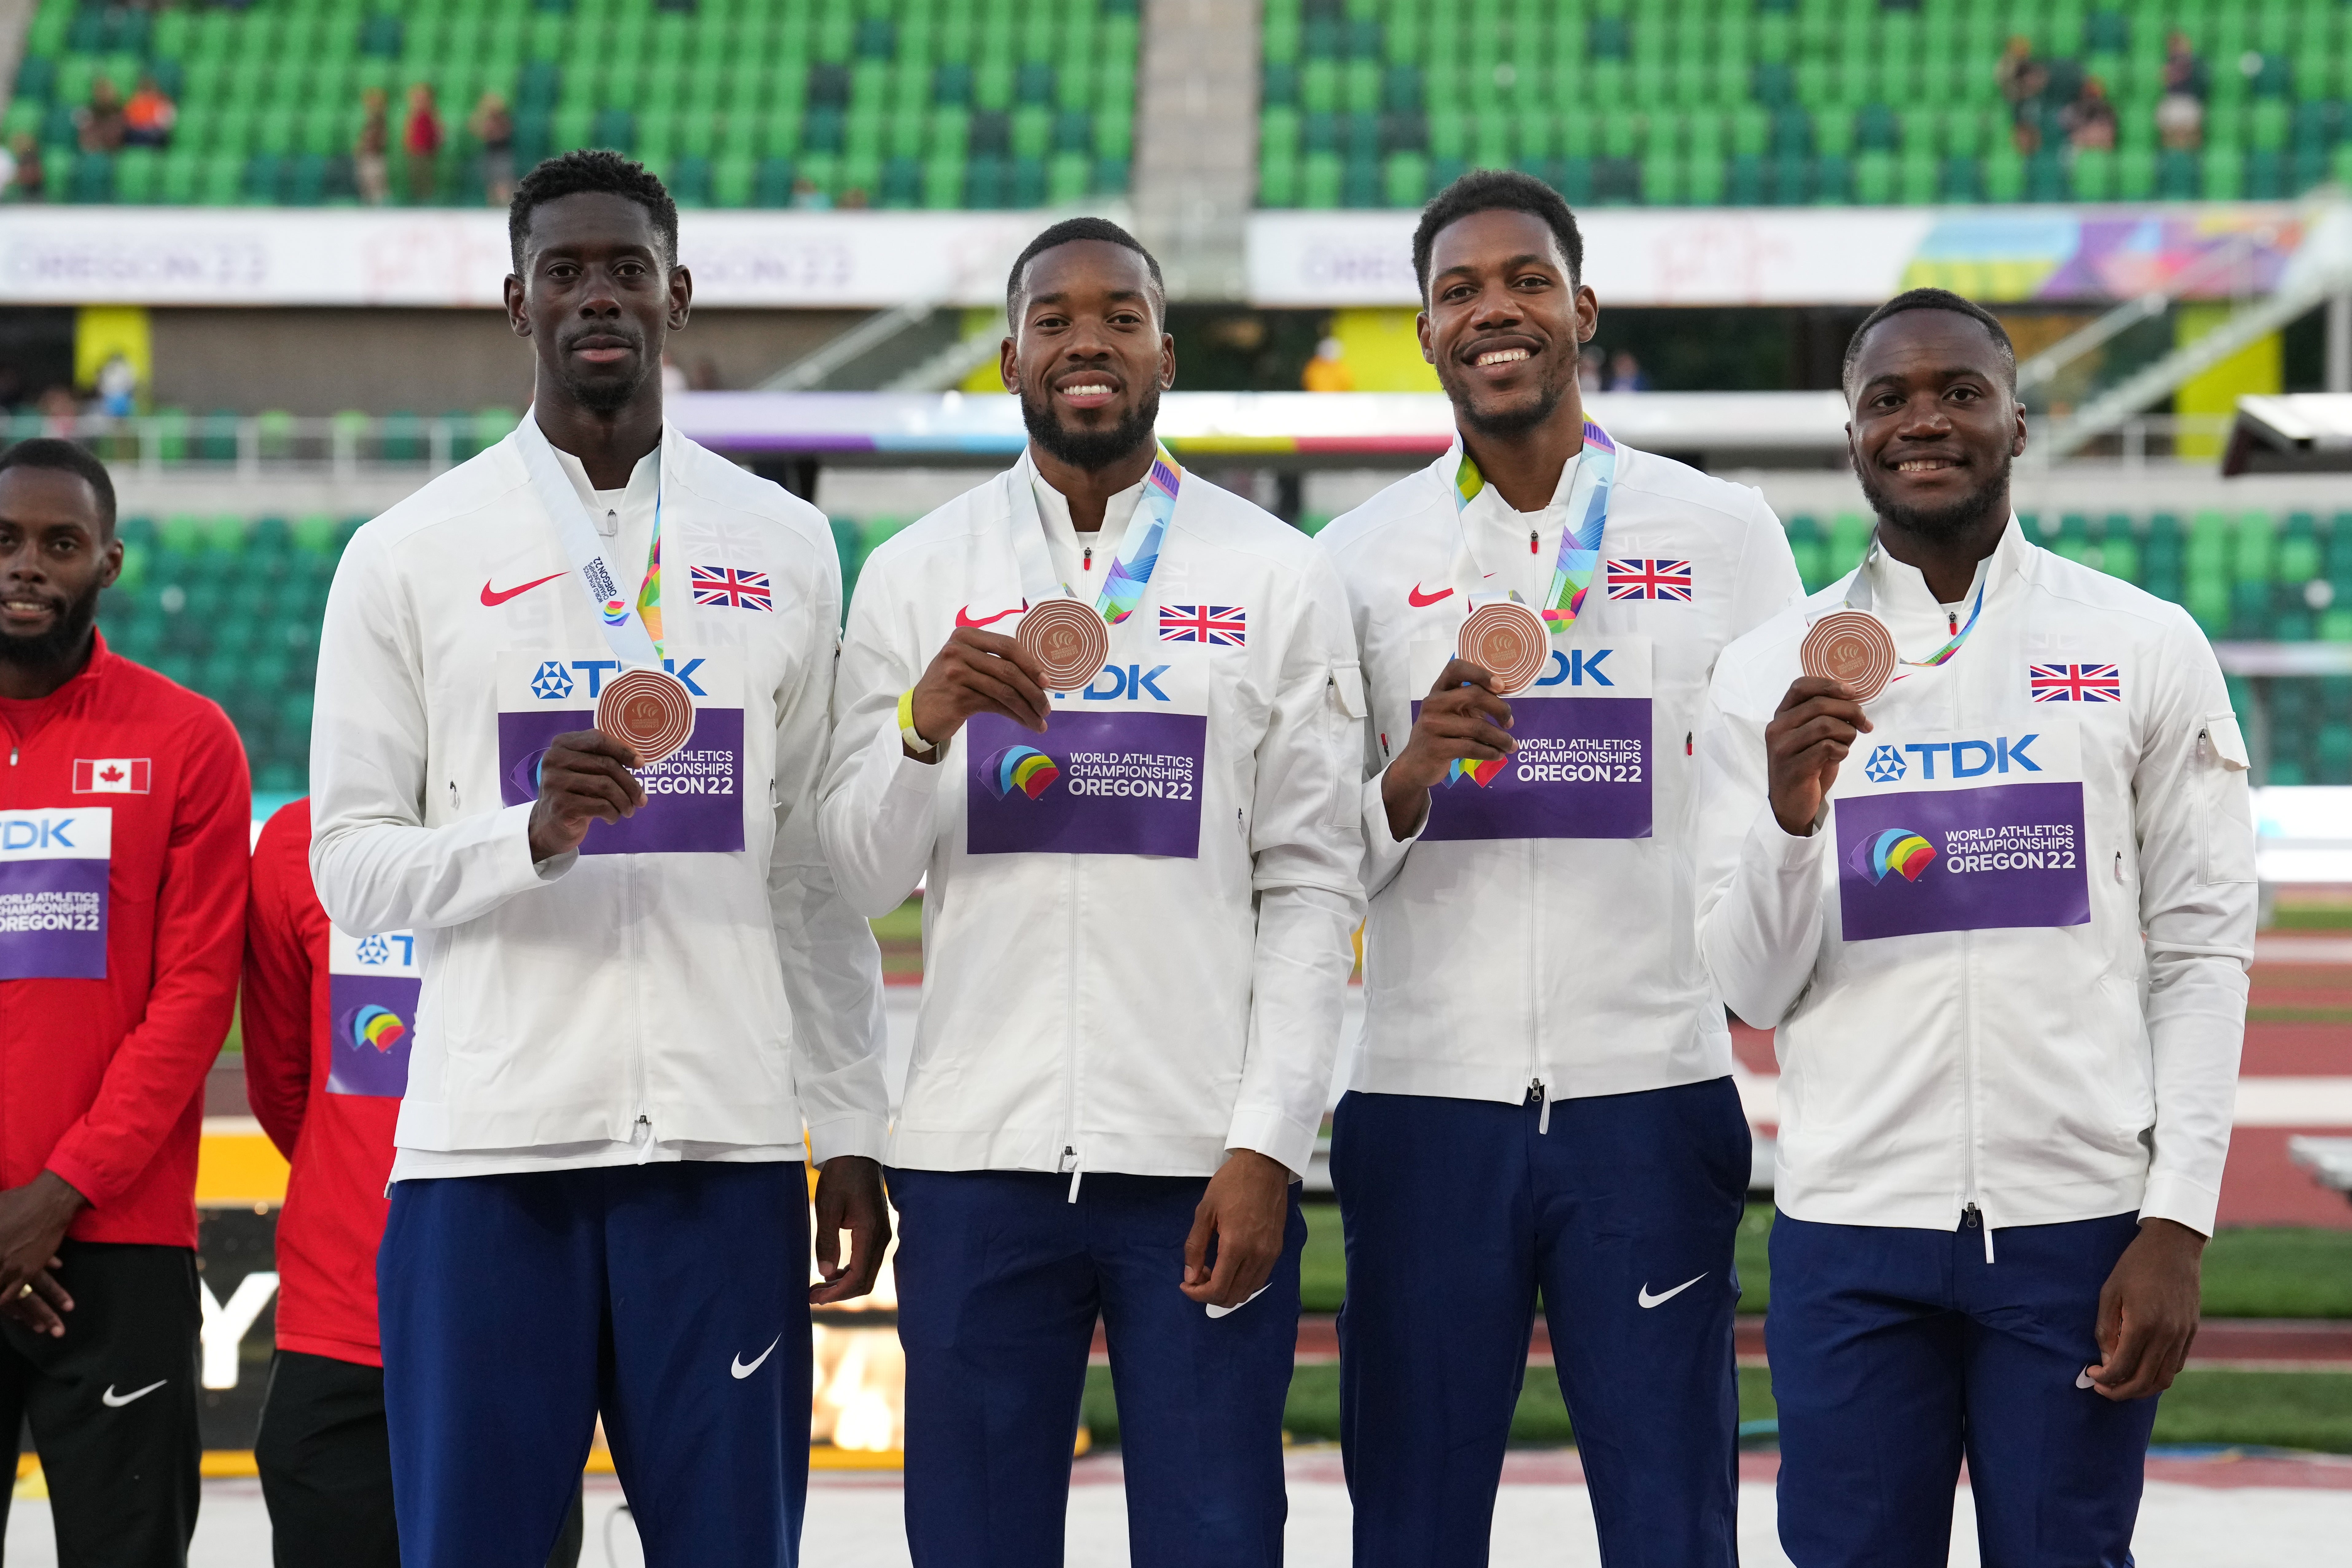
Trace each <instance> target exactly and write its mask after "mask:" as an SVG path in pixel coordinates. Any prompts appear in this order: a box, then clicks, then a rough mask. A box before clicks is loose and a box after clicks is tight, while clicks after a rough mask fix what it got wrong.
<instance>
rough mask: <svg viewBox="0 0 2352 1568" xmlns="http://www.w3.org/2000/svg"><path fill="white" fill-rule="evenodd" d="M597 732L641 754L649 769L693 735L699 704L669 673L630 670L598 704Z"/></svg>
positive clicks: (640, 763) (611, 685)
mask: <svg viewBox="0 0 2352 1568" xmlns="http://www.w3.org/2000/svg"><path fill="white" fill-rule="evenodd" d="M596 728H597V729H599V730H602V731H604V733H605V734H607V735H610V736H612V737H613V739H614V740H616V741H618V742H621V743H622V744H623V745H625V746H627V747H628V748H629V749H630V750H631V751H633V752H636V753H637V766H639V767H640V768H649V767H652V766H653V765H654V764H655V763H658V762H660V761H661V760H662V759H663V758H664V757H667V756H668V755H669V754H670V753H671V752H675V751H677V749H678V748H679V747H680V746H683V745H685V744H686V742H687V741H688V738H690V737H691V736H692V735H693V733H694V699H693V698H691V697H689V696H688V695H687V691H686V683H685V682H684V681H682V680H680V679H678V678H677V676H675V675H672V674H670V673H669V672H668V671H667V670H662V669H651V668H644V667H639V668H635V669H625V670H623V671H622V672H621V673H620V674H619V675H617V676H614V678H613V679H610V680H608V681H606V682H605V683H604V691H603V692H602V693H601V694H599V695H598V697H597V699H596Z"/></svg>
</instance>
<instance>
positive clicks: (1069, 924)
mask: <svg viewBox="0 0 2352 1568" xmlns="http://www.w3.org/2000/svg"><path fill="white" fill-rule="evenodd" d="M1006 295H1007V298H1006V307H1007V313H1008V315H1009V317H1010V320H1011V321H1012V323H1013V335H1012V336H1011V337H1009V338H1007V339H1006V340H1005V342H1004V347H1003V363H1002V369H1003V377H1004V384H1005V385H1006V386H1007V387H1008V388H1010V389H1012V390H1013V391H1014V392H1015V393H1017V394H1018V395H1019V396H1020V399H1021V406H1022V413H1023V417H1024V420H1025V421H1026V423H1027V425H1028V428H1029V447H1028V450H1027V451H1026V452H1025V453H1024V455H1023V457H1022V458H1021V461H1020V462H1019V463H1017V464H1015V465H1014V466H1013V468H1012V469H1011V470H1010V471H1009V472H1007V473H1004V474H1002V475H1000V476H998V477H997V478H996V479H992V480H990V481H989V482H988V483H986V484H984V485H982V486H981V487H980V488H979V489H974V490H972V491H971V492H969V493H968V494H966V495H964V496H961V497H960V498H958V499H957V500H952V501H950V502H949V503H948V504H947V505H946V506H944V507H942V508H940V510H938V511H935V512H933V513H932V514H931V515H930V516H929V517H927V518H925V519H923V520H922V521H919V522H917V523H916V524H914V525H913V526H912V527H910V528H908V529H906V530H904V531H901V532H899V533H898V534H896V535H895V536H893V537H892V538H891V539H890V541H889V542H887V543H886V544H884V545H883V546H882V547H881V548H879V549H878V550H877V551H876V552H874V555H873V557H872V558H871V559H870V560H869V561H868V562H867V563H866V567H865V570H864V571H863V573H862V574H860V575H859V578H858V582H857V593H856V598H855V600H854V601H853V602H852V603H851V605H850V610H849V626H848V630H847V632H846V634H845V637H844V641H843V645H842V655H841V677H840V682H839V687H838V694H837V699H836V702H835V708H836V710H837V711H838V712H839V714H840V716H841V717H840V723H839V727H838V728H837V729H836V730H835V737H834V763H833V771H832V774H831V776H830V778H829V779H828V780H827V782H826V786H825V804H824V837H825V848H826V851H827V853H828V854H829V856H830V857H831V858H832V861H833V866H834V869H835V875H836V876H837V877H838V878H839V879H840V881H841V885H842V887H843V889H844V890H845V892H846V893H847V894H848V896H849V897H850V898H851V900H853V901H854V902H856V905H857V906H858V907H859V908H860V909H861V910H865V911H866V913H868V914H873V915H879V914H881V913H883V912H885V911H887V910H890V909H892V908H894V907H896V906H897V905H898V902H899V901H900V900H903V899H905V898H906V897H907V896H908V894H909V893H910V892H912V891H913V890H914V889H915V888H916V886H917V884H918V883H919V882H921V883H923V884H924V897H923V963H924V973H923V1001H922V1012H921V1015H920V1017H919V1022H918V1024H917V1026H916V1033H915V1044H914V1055H913V1061H912V1064H911V1066H910V1067H909V1068H908V1078H907V1089H906V1098H905V1102H904V1104H903V1106H902V1107H901V1109H900V1110H899V1113H898V1118H897V1121H896V1123H895V1125H894V1127H893V1129H892V1131H891V1138H890V1155H889V1163H890V1173H889V1179H890V1195H891V1198H892V1201H893V1202H894V1203H895V1204H896V1205H897V1206H898V1215H899V1222H900V1237H899V1250H898V1300H899V1319H898V1333H899V1338H900V1340H901V1341H902V1342H903V1343H904V1344H905V1347H906V1352H907V1533H908V1540H909V1542H910V1543H911V1544H912V1547H913V1553H914V1561H915V1562H916V1563H918V1564H923V1565H926V1568H929V1565H934V1564H937V1565H946V1564H955V1565H957V1568H965V1565H988V1568H1000V1565H1001V1568H1038V1565H1040V1564H1053V1563H1060V1562H1061V1560H1062V1542H1063V1516H1064V1510H1065V1508H1066V1503H1067V1500H1068V1488H1069V1479H1070V1453H1071V1445H1072V1441H1073V1439H1074V1437H1075V1436H1076V1431H1077V1425H1078V1404H1079V1399H1080V1396H1081V1394H1083V1393H1084V1390H1085V1385H1086V1370H1087V1347H1088V1344H1089V1342H1090V1341H1091V1339H1092V1336H1093V1332H1094V1325H1095V1321H1096V1319H1097V1314H1099V1316H1100V1317H1101V1320H1102V1321H1103V1324H1104V1328H1105V1331H1106V1332H1107V1334H1108V1342H1109V1347H1110V1362H1111V1377H1112V1379H1113V1381H1114V1382H1115V1384H1117V1387H1118V1409H1119V1441H1120V1445H1121V1447H1122V1449H1123V1451H1124V1453H1125V1455H1126V1460H1127V1507H1128V1530H1129V1542H1130V1543H1131V1551H1132V1555H1133V1559H1134V1561H1135V1562H1136V1563H1139V1564H1146V1565H1160V1564H1164V1565H1167V1568H1180V1565H1181V1568H1193V1565H1196V1564H1200V1563H1221V1564H1229V1565H1231V1568H1256V1565H1264V1568H1271V1565H1272V1564H1275V1563H1279V1562H1280V1561H1281V1557H1282V1527H1283V1519H1284V1514H1285V1510H1286V1504H1285V1497H1284V1489H1283V1474H1282V1410H1283V1401H1284V1397H1285V1395H1286V1393H1287V1391H1288V1388H1289V1385H1290V1370H1291V1361H1292V1357H1293V1354H1294V1352H1295V1351H1296V1349H1297V1323H1298V1255H1299V1248H1300V1247H1301V1245H1302V1244H1303V1243H1304V1241H1305V1239H1306V1226H1305V1223H1304V1221H1303V1220H1302V1218H1301V1216H1300V1214H1299V1210H1298V1199H1297V1181H1298V1179H1299V1177H1300V1176H1302V1175H1304V1174H1305V1173H1306V1171H1307V1163H1308V1160H1309V1158H1310V1157H1311V1156H1312V1154H1313V1152H1314V1148H1315V1139H1316V1133H1317V1131H1318V1124H1319V1123H1320V1121H1322V1117H1323V1110H1324V1100H1325V1093H1326V1089H1327V1087H1328V1083H1329V1081H1330V1076H1331V1061H1332V1057H1333V1053H1334V1052H1335V1050H1336V1049H1337V1047H1338V1043H1339V1011H1340V1003H1341V998H1342V996H1343V994H1344V993H1345V989H1346V986H1347V982H1348V973H1349V969H1350V968H1351V967H1352V963H1353V960H1352V957H1351V954H1350V952H1349V941H1348V935H1349V930H1350V929H1351V928H1352V927H1353V926H1354V925H1355V923H1356V921H1357V917H1358V914H1359V911H1360V900H1359V897H1358V893H1357V887H1356V863H1357V858H1358V855H1359V846H1358V843H1357V837H1356V824H1355V812H1354V809H1353V806H1352V805H1351V804H1350V803H1351V801H1352V795H1353V792H1352V789H1351V788H1350V787H1349V785H1350V784H1351V783H1352V779H1351V777H1343V775H1345V774H1348V773H1349V768H1350V765H1351V759H1352V757H1353V754H1354V747H1355V720H1356V716H1357V715H1359V714H1360V712H1361V711H1362V695H1361V690H1360V686H1359V684H1358V680H1357V671H1356V664H1355V658H1354V653H1353V650H1352V649H1351V648H1350V647H1349V644H1348V635H1347V611H1346V607H1345V605H1344V604H1343V602H1342V600H1341V597H1340V590H1339V582H1338V580H1337V579H1336V578H1335V577H1334V576H1333V575H1332V574H1331V570H1330V568H1329V566H1328V564H1326V563H1324V562H1323V561H1322V560H1321V559H1320V558H1319V557H1318V555H1317V554H1316V552H1315V551H1314V548H1313V546H1312V545H1311V544H1310V543H1309V542H1308V541H1307V539H1306V538H1305V536H1303V535H1301V534H1299V533H1298V532H1297V531H1295V530H1293V529H1290V528H1288V527H1286V526H1285V525H1284V524H1283V523H1281V522H1280V521H1277V520H1276V519H1275V518H1272V517H1269V516H1267V515H1266V514H1265V512H1263V511H1260V510H1258V509H1257V508H1256V507H1254V506H1252V505H1250V504H1249V503H1248V502H1247V501H1244V500H1240V499H1239V498H1237V497H1235V496H1234V495H1231V494H1229V493H1228V492H1226V491H1224V490H1221V489H1217V488H1216V487H1215V486H1214V485H1212V484H1210V483H1208V482H1207V481H1205V480H1203V479H1202V478H1201V477H1200V476H1199V475H1197V474H1192V473H1186V472H1184V471H1183V470H1182V469H1181V468H1179V467H1178V466H1177V464H1176V462H1175V460H1174V459H1173V458H1171V457H1170V456H1169V455H1168V453H1167V451H1166V450H1165V449H1164V448H1161V447H1159V445H1158V444H1157V442H1156V441H1155V439H1154V437H1153V424H1154V419H1155V416H1156V414H1157V411H1158V408H1159V403H1160V389H1161V388H1162V387H1164V386H1167V385H1169V384H1171V382H1172V381H1173V380H1174V378H1175V344H1174V342H1173V340H1172V339H1171V338H1170V337H1169V336H1168V335H1167V333H1166V331H1165V330H1164V328H1163V326H1162V322H1163V320H1164V316H1165V297H1164V294H1163V292H1162V290H1161V287H1160V268H1159V265H1158V264H1157V263H1156V262H1154V261H1153V260H1152V259H1151V258H1150V256H1149V255H1147V254H1146V253H1145V252H1144V250H1143V248H1142V247H1141V246H1139V245H1138V244H1137V243H1136V241H1135V240H1134V238H1133V237H1130V236H1129V234H1128V233H1127V232H1126V231H1125V230H1123V229H1121V228H1119V227H1118V226H1116V225H1113V224H1110V223H1107V222H1105V221H1103V220H1101V219H1098V218H1075V219H1071V220H1069V221H1067V222H1065V223H1060V224H1056V225H1055V226H1053V227H1052V228H1049V229H1047V230H1046V231H1045V233H1044V234H1041V235H1039V236H1038V237H1036V238H1035V239H1034V240H1033V241H1031V242H1030V244H1029V247H1028V248H1027V249H1026V250H1024V252H1023V253H1022V255H1021V257H1020V258H1019V259H1018V260H1017V261H1016V262H1015V263H1014V264H1013V272H1012V276H1011V278H1010V279H1009V280H1008V282H1007V286H1006ZM1041 610H1042V611H1044V612H1045V616H1047V617H1059V618H1060V620H1059V624H1060V625H1061V626H1063V627H1064V630H1065V633H1066V635H1069V640H1070V643H1071V646H1072V647H1073V648H1076V649H1077V650H1079V651H1080V652H1081V653H1083V652H1084V651H1085V649H1086V647H1087V645H1089V644H1090V645H1091V647H1092V651H1093V654H1094V655H1095V657H1094V658H1071V659H1070V660H1069V661H1068V665H1067V666H1065V664H1064V659H1063V656H1062V652H1061V650H1060V649H1057V648H1055V647H1053V646H1052V645H1051V644H1049V643H1045V642H1043V641H1040V640H1037V639H1034V628H1031V629H1022V628H1021V626H1020V623H1021V619H1022V617H1023V616H1024V611H1025V612H1026V613H1028V614H1032V615H1034V614H1036V613H1037V612H1039V611H1041ZM1089 618H1090V619H1089ZM1074 629H1075V631H1074ZM1016 632H1018V633H1019V635H1013V636H1008V635H1006V634H1008V633H1016ZM1075 634H1083V635H1075ZM1033 642H1034V646H1024V645H1028V644H1032V643H1033ZM1041 651H1042V652H1043V653H1045V655H1047V656H1049V660H1050V662H1051V663H1052V665H1053V666H1054V667H1055V668H1056V669H1060V670H1061V671H1062V673H1061V675H1060V677H1059V678H1058V679H1057V678H1056V676H1055V673H1054V670H1052V669H1049V668H1047V664H1048V659H1041V657H1040V655H1041ZM926 878H928V881H925V879H926Z"/></svg>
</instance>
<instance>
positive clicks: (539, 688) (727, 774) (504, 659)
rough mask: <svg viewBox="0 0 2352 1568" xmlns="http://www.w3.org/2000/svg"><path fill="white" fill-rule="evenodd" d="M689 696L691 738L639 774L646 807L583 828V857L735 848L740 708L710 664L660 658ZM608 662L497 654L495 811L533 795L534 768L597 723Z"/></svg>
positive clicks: (717, 667) (613, 668)
mask: <svg viewBox="0 0 2352 1568" xmlns="http://www.w3.org/2000/svg"><path fill="white" fill-rule="evenodd" d="M662 662H663V663H664V664H665V665H666V666H667V667H668V668H670V670H671V672H672V673H673V674H675V675H677V677H678V679H681V680H683V681H685V682H687V689H688V693H689V694H690V695H691V696H692V697H693V698H694V733H693V735H692V737H691V738H689V739H688V741H687V742H686V744H685V745H683V746H681V747H679V748H678V749H677V751H676V752H671V753H670V754H669V755H668V756H667V757H665V758H663V759H662V760H661V761H660V762H658V763H655V764H654V765H653V766H652V767H650V768H646V769H643V770H641V771H640V772H639V773H638V774H637V779H638V782H639V783H641V784H644V785H645V789H646V804H645V805H644V807H643V808H642V809H640V810H639V811H638V812H637V813H636V815H635V816H629V817H625V818H624V819H622V820H621V821H619V822H616V823H615V822H597V823H591V824H590V825H589V827H588V837H586V838H585V839H583V841H582V842H581V846H580V852H581V853H582V854H583V855H649V854H698V853H699V854H729V853H732V852H734V851H737V850H740V849H741V848H742V847H743V709H742V705H741V702H740V699H739V698H738V697H737V692H738V690H739V689H740V688H739V686H738V683H737V682H736V681H735V680H734V679H733V678H732V672H731V671H730V669H728V668H726V666H725V664H724V662H723V661H722V660H721V659H720V658H717V657H702V658H685V657H674V658H667V659H665V660H663V661H662ZM619 669H620V663H619V661H618V660H616V659H611V658H539V657H538V656H536V655H520V654H512V653H509V654H501V655H500V656H499V798H500V801H501V803H502V804H504V805H525V804H528V803H529V802H530V801H533V800H536V799H538V798H539V764H540V762H541V759H542V758H543V757H545V756H546V754H547V749H548V747H549V745H550V744H551V743H552V742H553V741H554V739H555V737H556V736H558V735H562V734H566V733H568V732H570V731H574V730H590V729H593V728H595V723H596V711H595V703H596V694H597V692H598V691H599V690H600V689H602V687H603V684H604V681H605V680H608V679H611V678H612V677H613V676H614V675H615V674H617V673H618V672H619Z"/></svg>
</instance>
